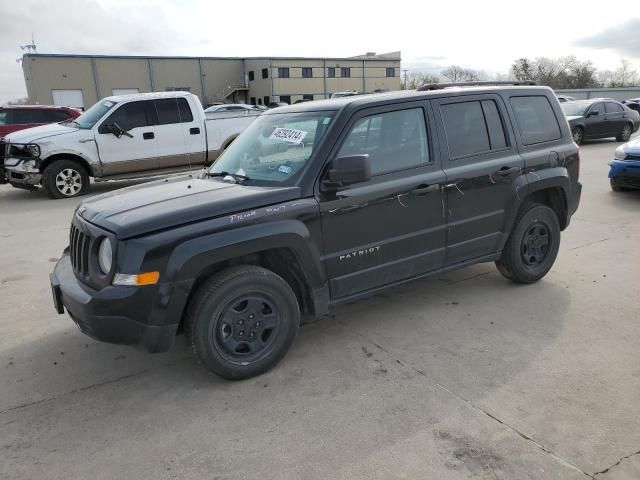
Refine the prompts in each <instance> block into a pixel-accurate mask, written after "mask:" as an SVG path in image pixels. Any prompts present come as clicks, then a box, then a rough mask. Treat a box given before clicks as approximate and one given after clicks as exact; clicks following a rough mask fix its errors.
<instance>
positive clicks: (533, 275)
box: [496, 203, 560, 283]
mask: <svg viewBox="0 0 640 480" xmlns="http://www.w3.org/2000/svg"><path fill="white" fill-rule="evenodd" d="M559 248H560V223H559V222H558V217H557V216H556V213H555V212H554V211H553V210H552V209H551V208H549V207H547V206H545V205H540V204H536V203H530V204H527V205H525V206H524V207H522V209H521V210H520V213H519V214H518V217H517V218H516V221H515V223H514V227H513V230H512V231H511V235H510V236H509V240H507V244H506V245H505V248H504V250H503V251H502V257H501V258H500V260H498V261H497V262H496V266H497V267H498V271H499V272H500V273H501V274H502V275H503V276H504V277H506V278H508V279H509V280H512V281H514V282H517V283H533V282H537V281H538V280H540V279H541V278H542V277H544V276H545V275H546V274H547V273H548V272H549V270H551V267H552V266H553V264H554V262H555V260H556V257H557V256H558V249H559Z"/></svg>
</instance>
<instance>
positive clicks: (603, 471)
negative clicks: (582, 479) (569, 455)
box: [593, 450, 640, 477]
mask: <svg viewBox="0 0 640 480" xmlns="http://www.w3.org/2000/svg"><path fill="white" fill-rule="evenodd" d="M635 455H640V450H638V451H637V452H633V453H630V454H629V455H625V456H624V457H621V458H620V460H618V461H617V462H616V463H614V464H613V465H611V466H609V467H607V468H605V469H604V470H600V471H599V472H595V473H594V474H593V477H595V476H596V475H604V474H605V473H609V470H611V469H613V468H615V467H617V466H618V465H620V464H621V463H622V461H623V460H627V459H629V458H631V457H633V456H635Z"/></svg>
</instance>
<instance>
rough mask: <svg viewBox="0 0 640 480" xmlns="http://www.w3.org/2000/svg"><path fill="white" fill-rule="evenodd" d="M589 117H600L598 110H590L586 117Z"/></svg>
mask: <svg viewBox="0 0 640 480" xmlns="http://www.w3.org/2000/svg"><path fill="white" fill-rule="evenodd" d="M591 115H600V110H591V111H590V112H589V115H587V117H590V116H591Z"/></svg>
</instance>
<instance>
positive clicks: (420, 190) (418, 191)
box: [411, 184, 440, 196]
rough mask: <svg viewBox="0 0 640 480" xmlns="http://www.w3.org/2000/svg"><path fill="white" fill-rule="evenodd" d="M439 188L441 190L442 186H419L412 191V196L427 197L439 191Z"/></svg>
mask: <svg viewBox="0 0 640 480" xmlns="http://www.w3.org/2000/svg"><path fill="white" fill-rule="evenodd" d="M439 188H440V185H438V184H435V185H427V184H422V185H418V186H417V187H416V188H414V189H413V190H411V195H415V196H421V195H426V194H428V193H430V192H435V191H437V190H438V189H439Z"/></svg>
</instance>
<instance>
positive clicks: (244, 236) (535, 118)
mask: <svg viewBox="0 0 640 480" xmlns="http://www.w3.org/2000/svg"><path fill="white" fill-rule="evenodd" d="M480 85H482V84H480ZM436 132H438V134H437V135H436ZM579 161H580V158H579V150H578V147H577V146H576V145H575V143H574V142H573V139H572V137H571V131H570V130H569V127H568V124H567V122H566V121H564V117H563V114H562V110H561V109H560V105H559V103H558V101H557V99H556V98H555V96H554V94H553V91H552V90H551V89H549V88H547V87H521V86H508V87H495V86H494V87H488V86H478V87H474V88H456V89H447V88H442V89H438V90H430V91H413V92H408V91H403V92H398V93H395V94H394V93H388V94H384V95H367V96H362V97H348V98H343V99H338V100H324V101H322V100H321V101H316V102H309V103H301V104H298V105H291V106H289V107H283V108H279V109H275V110H270V111H268V112H266V113H264V114H263V115H262V116H261V117H259V118H258V119H257V120H256V121H255V122H253V123H252V124H251V125H250V126H249V127H248V128H247V130H246V131H245V132H244V133H242V134H241V135H240V137H239V138H238V139H237V140H236V141H235V142H234V143H233V144H231V146H230V147H229V148H228V149H227V150H226V151H225V152H224V153H223V154H222V156H221V157H220V158H219V159H218V161H217V162H216V163H214V164H213V165H212V166H211V167H210V168H209V169H208V170H207V171H206V174H203V175H202V176H201V177H200V178H189V177H183V178H174V179H170V180H168V181H166V182H156V183H152V184H146V185H138V186H135V187H130V188H127V189H125V190H121V191H120V192H119V193H118V195H116V196H114V195H110V194H105V195H102V196H98V197H93V198H90V199H87V200H85V201H84V202H83V203H82V204H81V205H80V206H79V207H78V209H77V210H76V212H75V214H74V216H73V220H72V225H71V234H70V236H69V238H70V246H69V247H68V248H67V249H66V250H65V251H64V252H63V254H62V257H61V259H60V260H59V261H58V263H57V264H56V266H55V269H54V271H53V273H52V275H51V285H52V289H53V293H54V295H53V298H54V303H55V308H56V311H57V312H58V313H60V314H62V313H64V311H65V309H66V311H67V312H68V313H69V315H70V317H71V318H72V319H73V321H74V322H75V323H76V324H77V325H78V326H79V328H80V330H82V331H83V332H85V333H86V334H87V335H89V336H91V337H93V338H96V339H98V340H103V341H107V342H113V343H124V344H142V345H143V346H144V347H145V348H146V349H147V350H149V351H152V352H160V351H165V350H167V349H169V348H170V347H171V345H172V343H173V340H174V337H175V335H176V332H178V331H182V330H184V332H185V333H186V337H187V342H188V344H189V345H190V349H191V350H192V351H193V352H194V353H195V356H196V358H197V359H198V360H199V361H200V362H201V363H202V364H203V365H204V366H205V367H206V368H208V369H209V370H211V371H212V372H215V373H217V374H218V375H220V376H222V377H224V378H229V379H240V378H248V377H251V376H254V375H258V374H260V373H262V372H265V371H267V370H268V369H270V368H272V367H273V366H274V365H275V364H277V363H278V362H279V361H280V360H281V359H282V358H283V357H284V356H285V354H286V353H287V351H288V349H289V347H290V346H291V344H292V342H293V341H294V338H295V336H296V333H297V331H298V326H299V324H300V321H301V319H302V318H313V317H319V316H322V315H325V314H326V313H327V312H329V311H330V309H331V308H333V307H335V306H336V305H338V304H340V303H344V302H349V301H353V300H354V299H357V298H362V297H364V296H367V295H371V294H373V293H376V292H379V291H380V290H382V289H387V288H389V287H392V286H394V285H398V284H400V283H403V282H406V281H408V280H412V279H416V278H421V277H425V276H429V275H435V274H439V273H442V272H444V271H449V270H453V269H457V268H461V267H464V266H468V265H472V264H475V263H479V262H493V261H495V262H496V264H497V267H498V270H499V271H500V273H502V275H504V276H505V277H506V278H508V279H509V280H512V281H514V282H518V283H533V282H536V281H537V280H539V279H540V278H542V277H543V276H544V275H546V274H547V272H548V271H549V270H550V269H551V267H552V265H553V264H554V261H555V259H556V255H557V254H558V248H559V246H560V235H561V233H560V232H561V231H562V230H564V229H565V228H567V226H568V225H569V222H570V219H571V216H572V215H573V213H574V212H575V211H576V209H577V208H578V203H579V200H580V193H581V188H582V187H581V184H580V183H579V182H578V173H579Z"/></svg>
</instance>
